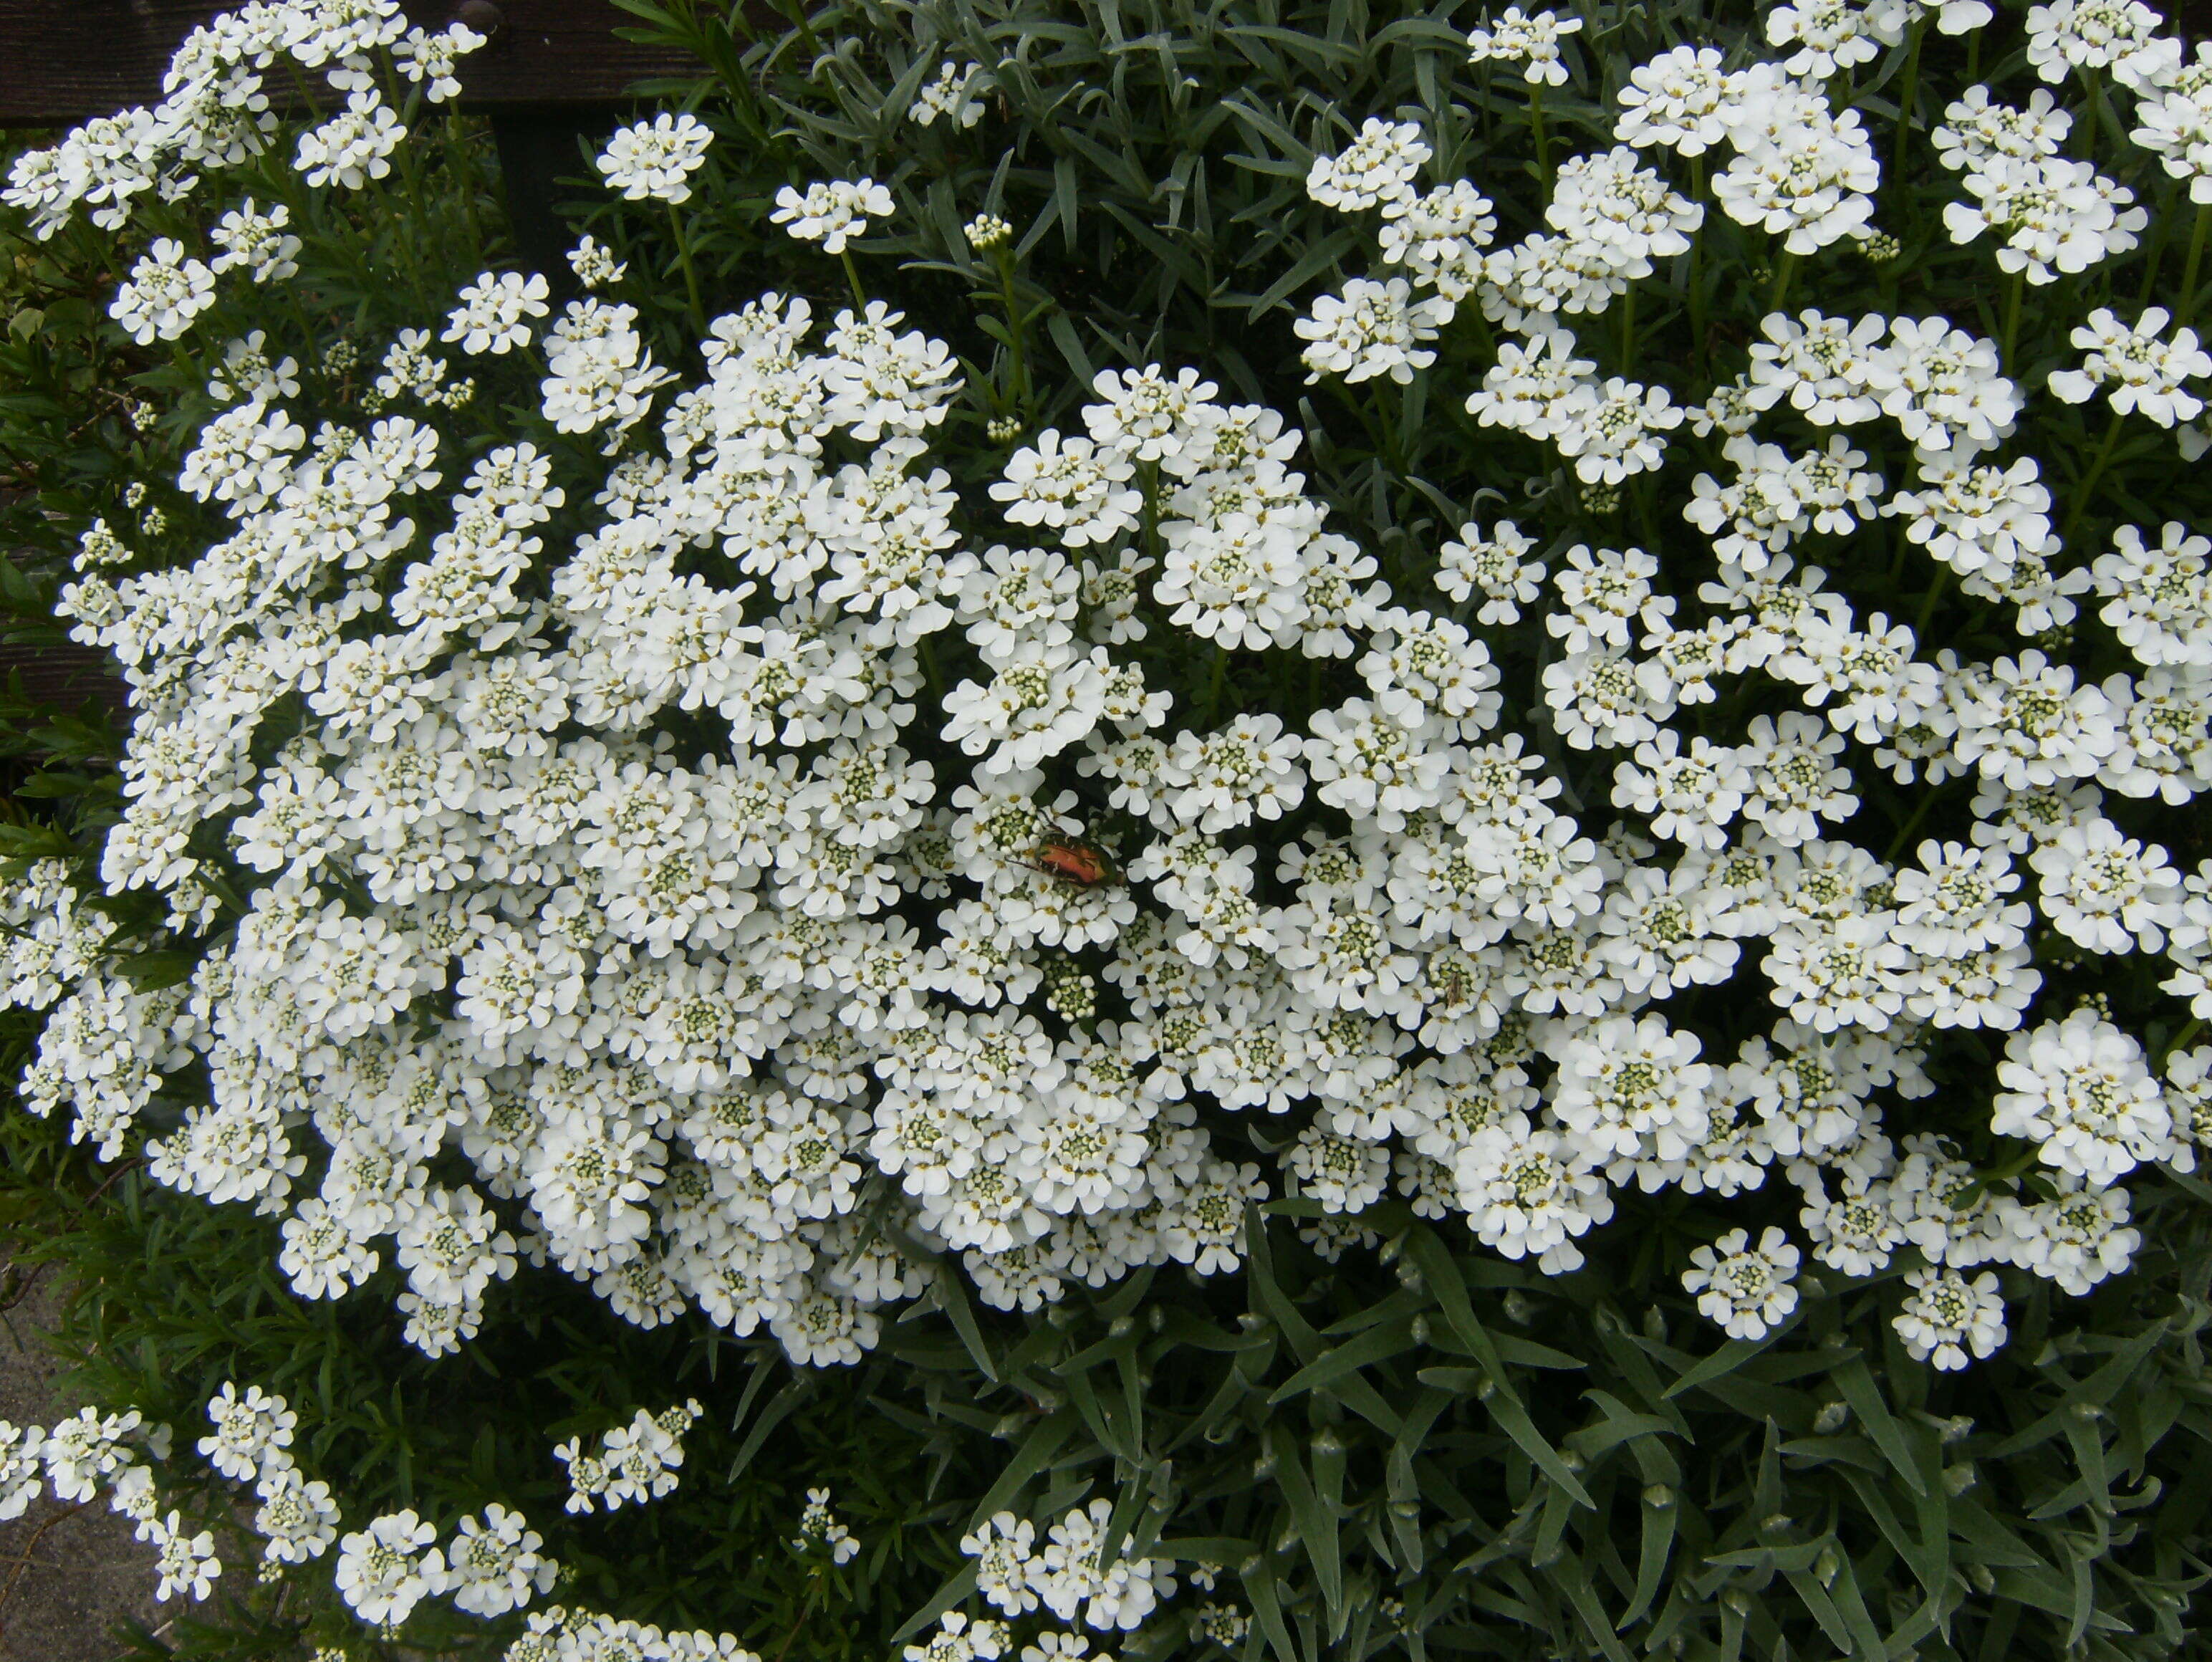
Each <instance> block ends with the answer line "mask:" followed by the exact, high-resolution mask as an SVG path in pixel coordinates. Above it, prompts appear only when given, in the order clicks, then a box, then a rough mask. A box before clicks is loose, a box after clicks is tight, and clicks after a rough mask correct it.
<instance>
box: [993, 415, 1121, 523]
mask: <svg viewBox="0 0 2212 1662" xmlns="http://www.w3.org/2000/svg"><path fill="white" fill-rule="evenodd" d="M1135 472H1136V469H1135V467H1134V466H1133V464H1132V463H1130V462H1129V461H1127V460H1124V459H1123V458H1122V457H1121V456H1120V455H1118V454H1115V452H1114V451H1111V450H1102V449H1100V448H1099V447H1097V445H1095V444H1093V443H1092V442H1091V440H1089V439H1087V438H1084V437H1081V436H1071V437H1067V438H1062V437H1061V436H1060V432H1059V429H1056V428H1049V427H1048V428H1047V429H1045V430H1044V431H1043V432H1042V434H1040V435H1038V436H1037V441H1036V444H1035V445H1033V446H1032V445H1025V446H1024V447H1022V448H1021V449H1019V450H1017V451H1016V452H1015V453H1014V454H1013V455H1012V457H1010V458H1009V459H1008V460H1007V462H1006V477H1005V478H1001V479H998V480H994V482H993V483H992V485H991V499H992V500H993V501H994V502H1002V503H1004V504H1006V507H1005V509H1004V511H1005V514H1006V518H1007V519H1009V520H1011V521H1012V522H1013V523H1014V524H1016V525H1041V526H1043V527H1045V528H1046V529H1048V530H1049V531H1052V532H1054V533H1056V534H1057V535H1058V536H1059V538H1060V541H1062V542H1063V543H1066V545H1068V546H1069V547H1071V548H1081V547H1083V546H1085V545H1087V544H1091V543H1103V542H1107V541H1109V540H1110V539H1112V538H1113V537H1114V536H1115V534H1116V533H1120V532H1122V531H1126V530H1127V529H1129V528H1130V527H1133V525H1135V524H1136V522H1137V518H1136V516H1137V514H1138V511H1139V509H1140V508H1142V507H1143V505H1144V495H1143V493H1142V492H1141V491H1139V490H1135V489H1133V487H1132V486H1131V485H1130V484H1129V480H1130V479H1131V478H1133V476H1134V474H1135Z"/></svg>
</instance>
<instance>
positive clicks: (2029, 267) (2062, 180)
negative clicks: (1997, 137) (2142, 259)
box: [1943, 155, 2150, 283]
mask: <svg viewBox="0 0 2212 1662" xmlns="http://www.w3.org/2000/svg"><path fill="white" fill-rule="evenodd" d="M1965 184H1966V192H1967V194H1968V195H1969V196H1971V197H1972V198H1974V199H1973V201H1972V203H1971V204H1970V203H1965V202H1954V203H1951V204H1948V206H1946V207H1945V208H1944V210H1943V225H1944V228H1945V229H1946V230H1948V232H1949V233H1950V234H1951V240H1953V241H1954V242H1960V243H1965V242H1971V241H1972V240H1974V239H1975V238H1976V237H1978V236H1979V235H1980V234H1982V233H1983V232H1984V231H1994V232H1995V233H1996V234H1997V235H1999V236H2000V237H2002V239H2003V243H2004V246H2003V247H2000V248H1999V249H1998V250H1997V267H1998V269H1999V270H2000V271H2007V272H2024V273H2025V274H2026V276H2027V280H2028V282H2030V283H2055V282H2057V280H2058V278H2059V277H2060V276H2061V275H2062V274H2064V275H2071V274H2072V273H2074V272H2077V271H2087V269H2088V268H2089V267H2090V266H2092V265H2095V264H2097V263H2098V262H2099V261H2100V260H2102V259H2106V258H2108V257H2110V256H2111V255H2113V254H2118V253H2126V252H2127V251H2128V250H2129V249H2130V248H2133V247H2135V246H2136V233H2137V232H2138V231H2141V230H2142V228H2143V227H2144V226H2146V225H2148V223H2149V222H2150V216H2149V214H2148V212H2147V211H2146V210H2144V209H2142V208H2140V207H2136V206H2135V205H2133V204H2134V203H2135V193H2134V192H2131V191H2130V190H2128V189H2127V188H2126V187H2125V186H2121V185H2117V184H2115V183H2113V182H2112V180H2109V179H2106V178H2105V177H2104V176H2103V175H2102V174H2099V173H2098V172H2097V171H2096V169H2095V168H2094V167H2092V166H2091V165H2090V164H2089V163H2087V162H2086V161H2069V160H2067V159H2065V158H2063V157H2060V156H2049V155H2046V156H2036V157H2021V156H2008V155H1989V156H1986V157H1984V158H1983V160H1982V161H1980V162H1979V163H1978V165H1976V166H1975V167H1972V168H1971V169H1970V170H1969V171H1968V172H1967V174H1966V180H1965Z"/></svg>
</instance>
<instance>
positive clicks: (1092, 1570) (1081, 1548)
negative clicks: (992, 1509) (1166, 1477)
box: [906, 1499, 1176, 1662]
mask: <svg viewBox="0 0 2212 1662" xmlns="http://www.w3.org/2000/svg"><path fill="white" fill-rule="evenodd" d="M1113 1514H1114V1505H1113V1502H1112V1501H1107V1500H1104V1499H1100V1500H1096V1501H1091V1503H1090V1505H1089V1506H1087V1507H1076V1508H1074V1509H1073V1511H1071V1512H1069V1513H1066V1515H1065V1516H1063V1517H1061V1518H1060V1519H1056V1520H1054V1521H1053V1522H1052V1523H1050V1524H1049V1525H1047V1527H1046V1528H1045V1529H1044V1530H1043V1531H1042V1540H1040V1539H1039V1533H1040V1532H1039V1531H1038V1528H1037V1526H1036V1524H1035V1523H1033V1522H1031V1521H1030V1519H1026V1518H1018V1517H1016V1516H1015V1515H1014V1514H1013V1513H1011V1512H1000V1513H994V1514H993V1515H992V1516H990V1517H989V1518H987V1519H983V1520H982V1521H981V1522H980V1523H978V1524H977V1525H975V1528H974V1529H973V1530H972V1531H969V1533H968V1534H966V1535H963V1537H961V1538H960V1550H961V1551H962V1552H963V1553H964V1554H966V1555H968V1556H969V1557H970V1558H972V1559H974V1560H975V1591H976V1592H977V1593H978V1594H979V1595H980V1596H981V1598H983V1600H984V1601H985V1602H986V1603H987V1604H990V1605H991V1606H992V1608H994V1610H998V1611H999V1612H1000V1615H1001V1616H1006V1617H1009V1618H1013V1619H1018V1618H1020V1617H1022V1616H1027V1615H1029V1614H1030V1613H1031V1612H1032V1611H1035V1610H1038V1609H1040V1608H1042V1610H1045V1611H1046V1612H1048V1614H1049V1615H1050V1616H1052V1617H1053V1618H1054V1620H1055V1621H1058V1622H1064V1623H1066V1625H1067V1626H1068V1627H1070V1628H1075V1627H1077V1626H1085V1627H1090V1628H1093V1629H1098V1630H1100V1631H1102V1632H1107V1633H1111V1632H1115V1631H1117V1630H1118V1631H1120V1632H1122V1633H1133V1632H1134V1631H1135V1630H1136V1629H1138V1628H1139V1627H1141V1626H1142V1625H1143V1624H1144V1622H1145V1619H1146V1617H1147V1616H1150V1615H1151V1614H1152V1611H1153V1610H1155V1609H1157V1608H1158V1605H1159V1603H1160V1601H1161V1600H1163V1599H1165V1598H1173V1597H1174V1596H1175V1590H1176V1579H1175V1576H1174V1574H1173V1573H1172V1572H1173V1569H1174V1565H1173V1563H1172V1562H1171V1561H1170V1560H1168V1559H1164V1558H1138V1557H1133V1556H1131V1555H1129V1554H1130V1549H1131V1548H1132V1547H1133V1545H1134V1544H1135V1543H1134V1542H1133V1540H1132V1539H1131V1538H1130V1537H1127V1536H1124V1537H1122V1538H1121V1543H1120V1545H1119V1546H1118V1547H1117V1548H1116V1549H1115V1550H1114V1551H1112V1552H1110V1553H1109V1551H1108V1542H1109V1538H1110V1525H1111V1523H1112V1520H1113ZM1109 1558H1110V1559H1111V1560H1112V1562H1110V1563H1109V1562H1108V1560H1109ZM945 1621H946V1623H947V1625H948V1628H949V1629H950V1631H951V1633H953V1634H955V1635H957V1634H959V1633H961V1632H962V1631H963V1627H964V1628H965V1629H966V1631H967V1633H968V1635H969V1640H970V1642H972V1641H973V1640H974V1638H975V1634H976V1631H977V1629H997V1630H998V1631H999V1634H1000V1636H1001V1640H1002V1641H1003V1635H1004V1633H1005V1630H1006V1622H999V1621H994V1620H993V1619H992V1618H989V1617H985V1618H982V1619H981V1620H980V1621H978V1622H975V1623H973V1624H972V1625H969V1624H968V1622H967V1618H966V1617H965V1616H961V1615H959V1614H958V1613H957V1612H954V1613H953V1614H952V1615H951V1616H947V1617H946V1618H945ZM953 1622H959V1623H961V1624H963V1626H962V1627H952V1626H951V1623H953ZM1051 1637H1052V1636H1051V1635H1048V1640H1049V1639H1050V1638H1051ZM1064 1637H1065V1639H1066V1640H1072V1641H1073V1649H1072V1650H1069V1651H1066V1652H1064V1653H1066V1654H1071V1655H1073V1654H1080V1653H1081V1651H1082V1648H1083V1645H1084V1642H1085V1641H1083V1639H1082V1637H1081V1636H1080V1635H1076V1634H1072V1633H1071V1634H1068V1635H1064ZM1046 1648H1047V1650H1048V1653H1051V1652H1053V1650H1054V1647H1053V1646H1052V1645H1051V1644H1049V1643H1048V1645H1047V1647H1046ZM974 1654H975V1655H978V1656H985V1657H994V1656H996V1655H997V1654H998V1652H997V1651H996V1650H995V1649H994V1650H984V1649H982V1648H981V1647H977V1648H976V1649H975V1652H974ZM1024 1654H1026V1652H1025V1653H1024ZM906 1657H907V1662H947V1659H946V1658H945V1657H943V1656H940V1655H939V1654H938V1653H936V1646H935V1645H934V1644H933V1645H930V1646H910V1647H908V1650H907V1653H906ZM963 1662H964V1659H963Z"/></svg>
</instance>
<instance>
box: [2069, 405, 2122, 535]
mask: <svg viewBox="0 0 2212 1662" xmlns="http://www.w3.org/2000/svg"><path fill="white" fill-rule="evenodd" d="M2120 421H2121V416H2120V412H2119V411H2117V410H2115V411H2112V421H2111V422H2110V423H2108V424H2107V425H2106V429H2105V441H2104V442H2103V443H2102V444H2100V445H2099V446H2098V447H2097V455H2096V459H2095V460H2093V461H2092V462H2091V463H2090V464H2089V471H2088V472H2086V473H2084V474H2083V475H2082V476H2081V487H2080V491H2079V494H2077V495H2076V496H2075V498H2074V506H2073V507H2072V508H2069V510H2068V511H2067V514H2066V523H2065V525H2064V526H2063V527H2060V529H2059V533H2058V540H2059V541H2060V542H2061V543H2062V544H2065V543H2071V542H2072V541H2073V540H2074V530H2075V527H2076V526H2078V525H2080V524H2081V516H2082V514H2086V513H2087V512H2088V511H2089V496H2090V494H2091V493H2092V492H2093V491H2094V490H2096V488H2097V481H2098V480H2099V479H2101V478H2104V476H2105V467H2106V464H2107V463H2109V462H2110V461H2111V460H2112V447H2113V446H2114V445H2116V444H2118V442H2119V441H2120Z"/></svg>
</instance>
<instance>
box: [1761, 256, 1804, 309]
mask: <svg viewBox="0 0 2212 1662" xmlns="http://www.w3.org/2000/svg"><path fill="white" fill-rule="evenodd" d="M1796 272H1797V256H1796V255H1795V254H1793V253H1790V251H1789V250H1788V249H1787V248H1784V250H1783V251H1782V252H1781V253H1780V254H1779V255H1778V256H1777V257H1776V259H1775V261H1774V295H1773V298H1771V300H1769V301H1767V302H1766V309H1767V310H1768V311H1770V312H1778V311H1780V310H1781V309H1782V301H1783V299H1784V296H1785V295H1788V294H1789V292H1790V278H1791V277H1794V276H1796Z"/></svg>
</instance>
